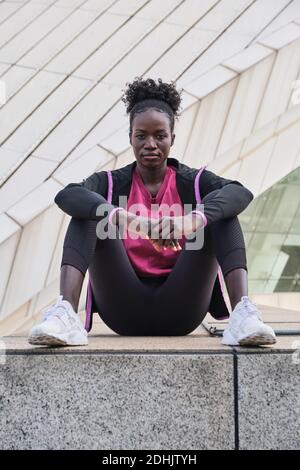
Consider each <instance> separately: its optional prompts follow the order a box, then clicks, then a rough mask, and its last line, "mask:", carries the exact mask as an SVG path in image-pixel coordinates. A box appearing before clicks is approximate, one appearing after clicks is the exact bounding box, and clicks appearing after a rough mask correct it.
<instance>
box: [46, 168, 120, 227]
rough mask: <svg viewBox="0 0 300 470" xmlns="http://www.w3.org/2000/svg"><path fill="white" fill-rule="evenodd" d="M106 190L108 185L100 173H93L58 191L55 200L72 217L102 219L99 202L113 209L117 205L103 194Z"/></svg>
mask: <svg viewBox="0 0 300 470" xmlns="http://www.w3.org/2000/svg"><path fill="white" fill-rule="evenodd" d="M105 178H106V176H105ZM105 181H106V180H105ZM104 191H106V186H105V185H103V182H102V181H101V179H100V173H93V174H92V175H91V176H89V177H88V178H87V179H85V180H83V181H82V182H81V183H70V184H68V185H67V186H66V187H65V188H64V189H62V190H61V191H59V192H58V193H57V195H56V196H55V198H54V202H55V203H56V204H57V205H58V207H59V208H60V209H61V210H62V211H64V212H66V213H67V214H69V215H70V216H72V217H76V218H78V219H92V220H100V219H101V218H102V217H100V216H96V211H97V208H98V206H99V204H106V205H107V207H108V208H109V207H110V208H111V210H112V209H113V208H114V207H115V206H113V205H111V204H109V203H108V202H107V200H106V199H105V197H104V196H103V195H102V194H101V193H104ZM109 212H110V211H109Z"/></svg>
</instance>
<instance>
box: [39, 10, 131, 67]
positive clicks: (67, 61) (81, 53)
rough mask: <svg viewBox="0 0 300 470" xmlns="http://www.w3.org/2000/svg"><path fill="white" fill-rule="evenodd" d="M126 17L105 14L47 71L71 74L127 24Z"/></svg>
mask: <svg viewBox="0 0 300 470" xmlns="http://www.w3.org/2000/svg"><path fill="white" fill-rule="evenodd" d="M125 21H126V17H124V16H117V15H109V14H108V13H104V14H103V15H101V16H100V18H98V19H97V20H96V21H94V22H93V23H92V24H91V25H90V26H89V27H88V28H87V29H86V30H85V31H84V32H82V33H81V34H80V35H79V36H78V37H77V38H75V39H74V40H73V41H72V42H71V43H70V44H69V45H68V46H67V47H65V48H64V49H63V50H62V51H61V53H59V54H58V55H57V56H56V57H55V58H54V59H53V60H51V61H50V62H49V64H47V66H46V67H45V70H48V71H52V72H58V73H66V74H71V73H72V72H74V71H75V70H76V68H77V67H78V66H79V65H81V64H82V62H83V61H84V60H86V58H87V57H88V56H89V55H90V54H92V53H93V52H94V51H95V50H96V49H97V47H99V45H100V44H101V43H102V42H105V41H107V40H108V41H109V37H110V35H111V34H113V32H114V31H115V30H116V29H117V28H119V27H120V26H121V25H122V23H125Z"/></svg>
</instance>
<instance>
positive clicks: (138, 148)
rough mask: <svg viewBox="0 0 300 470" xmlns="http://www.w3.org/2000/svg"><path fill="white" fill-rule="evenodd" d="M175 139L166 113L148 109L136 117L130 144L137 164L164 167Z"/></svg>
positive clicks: (148, 166)
mask: <svg viewBox="0 0 300 470" xmlns="http://www.w3.org/2000/svg"><path fill="white" fill-rule="evenodd" d="M174 139H175V134H171V129H170V121H169V117H168V115H167V114H166V113H161V112H159V111H156V110H155V109H147V111H144V112H142V113H137V114H136V115H135V116H134V119H133V123H132V135H131V139H130V143H131V145H132V148H133V151H134V155H135V158H136V160H137V162H138V163H139V164H140V165H142V166H143V167H147V168H153V167H160V166H162V165H164V164H165V161H166V160H167V158H168V155H169V152H170V148H171V146H172V145H173V143H174Z"/></svg>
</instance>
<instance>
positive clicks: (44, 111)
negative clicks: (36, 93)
mask: <svg viewBox="0 0 300 470" xmlns="http://www.w3.org/2000/svg"><path fill="white" fill-rule="evenodd" d="M91 83H92V82H90V81H89V80H82V79H79V78H73V77H68V78H67V79H66V80H65V81H64V82H63V83H62V84H61V85H60V87H58V88H57V89H56V90H55V91H54V92H53V93H52V94H51V95H50V96H49V97H48V98H47V99H46V100H45V101H44V102H43V103H42V104H41V106H40V107H39V108H38V109H37V110H36V111H35V112H34V113H33V114H31V116H29V117H28V118H27V119H26V121H24V122H23V123H22V124H21V125H20V127H18V128H17V130H16V131H15V132H14V133H13V135H12V136H11V137H10V138H9V139H7V140H6V142H5V148H8V149H13V150H15V151H19V152H27V153H29V152H31V151H32V150H34V148H35V147H36V146H37V145H38V144H39V143H40V142H41V141H42V140H43V139H44V138H45V136H46V135H47V134H49V133H50V132H51V130H52V129H53V128H54V127H55V125H56V124H57V123H58V122H59V121H61V120H62V118H63V116H64V115H66V114H67V112H68V111H69V109H70V108H72V107H73V106H74V104H75V103H76V101H80V98H81V96H82V95H83V94H84V93H85V92H86V91H87V90H88V89H89V88H90V87H91Z"/></svg>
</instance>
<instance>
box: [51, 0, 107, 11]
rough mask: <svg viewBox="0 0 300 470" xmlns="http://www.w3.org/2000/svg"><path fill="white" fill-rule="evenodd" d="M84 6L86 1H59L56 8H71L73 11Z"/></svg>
mask: <svg viewBox="0 0 300 470" xmlns="http://www.w3.org/2000/svg"><path fill="white" fill-rule="evenodd" d="M101 1H102V0H101ZM84 4H85V0H58V1H57V2H56V3H55V6H56V7H62V8H69V9H71V10H73V9H74V8H79V7H80V6H82V5H84Z"/></svg>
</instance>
